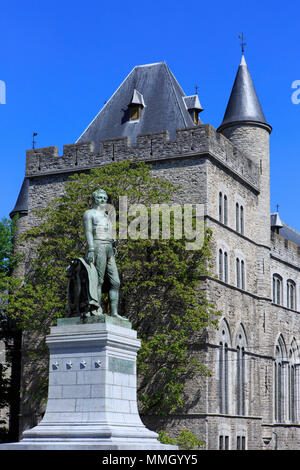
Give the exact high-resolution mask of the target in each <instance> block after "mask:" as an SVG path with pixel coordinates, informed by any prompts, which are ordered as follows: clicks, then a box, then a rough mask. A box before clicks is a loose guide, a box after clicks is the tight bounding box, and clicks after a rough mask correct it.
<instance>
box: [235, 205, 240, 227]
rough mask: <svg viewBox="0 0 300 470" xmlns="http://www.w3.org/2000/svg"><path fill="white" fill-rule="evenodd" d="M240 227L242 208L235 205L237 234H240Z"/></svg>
mask: <svg viewBox="0 0 300 470" xmlns="http://www.w3.org/2000/svg"><path fill="white" fill-rule="evenodd" d="M239 227H240V208H239V205H238V203H236V205H235V229H236V231H237V232H239V231H240V230H239Z"/></svg>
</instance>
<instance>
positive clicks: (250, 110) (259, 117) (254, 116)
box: [218, 55, 272, 132]
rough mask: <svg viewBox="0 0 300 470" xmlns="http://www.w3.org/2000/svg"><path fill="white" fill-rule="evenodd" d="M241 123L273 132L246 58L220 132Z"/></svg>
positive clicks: (240, 68)
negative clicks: (259, 126) (253, 124)
mask: <svg viewBox="0 0 300 470" xmlns="http://www.w3.org/2000/svg"><path fill="white" fill-rule="evenodd" d="M240 122H248V123H255V124H258V125H261V126H262V127H265V128H266V129H267V130H268V131H269V132H271V130H272V127H271V126H270V125H269V124H268V123H267V121H266V118H265V116H264V113H263V110H262V107H261V105H260V102H259V99H258V97H257V94H256V91H255V88H254V85H253V82H252V78H251V75H250V72H249V69H248V67H247V64H246V61H245V57H244V55H242V60H241V63H240V65H239V68H238V71H237V74H236V77H235V81H234V85H233V88H232V91H231V95H230V98H229V101H228V105H227V108H226V111H225V115H224V118H223V122H222V124H221V125H220V127H219V129H218V132H221V131H222V130H223V129H224V128H226V127H231V126H233V125H235V124H237V123H240Z"/></svg>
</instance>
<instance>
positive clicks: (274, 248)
mask: <svg viewBox="0 0 300 470" xmlns="http://www.w3.org/2000/svg"><path fill="white" fill-rule="evenodd" d="M271 253H272V255H273V256H274V257H276V258H280V259H281V260H282V261H285V262H286V263H289V264H292V265H294V266H297V267H298V268H300V247H299V246H298V245H297V244H296V243H293V242H291V241H290V240H287V239H286V238H284V237H282V236H281V235H279V234H277V233H275V232H273V231H272V232H271Z"/></svg>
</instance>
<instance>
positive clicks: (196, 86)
mask: <svg viewBox="0 0 300 470" xmlns="http://www.w3.org/2000/svg"><path fill="white" fill-rule="evenodd" d="M198 88H199V87H198V85H195V91H196V95H198Z"/></svg>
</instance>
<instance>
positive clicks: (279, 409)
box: [274, 336, 286, 423]
mask: <svg viewBox="0 0 300 470" xmlns="http://www.w3.org/2000/svg"><path fill="white" fill-rule="evenodd" d="M285 358H286V349H285V344H284V341H283V338H282V336H280V338H279V340H278V342H277V345H276V348H275V366H274V367H275V370H274V381H275V383H274V395H275V396H274V408H275V410H274V411H275V413H274V414H275V421H276V422H277V423H281V422H283V421H284V415H285V398H286V397H285V385H286V377H285V375H286V374H285V372H286V360H285Z"/></svg>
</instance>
